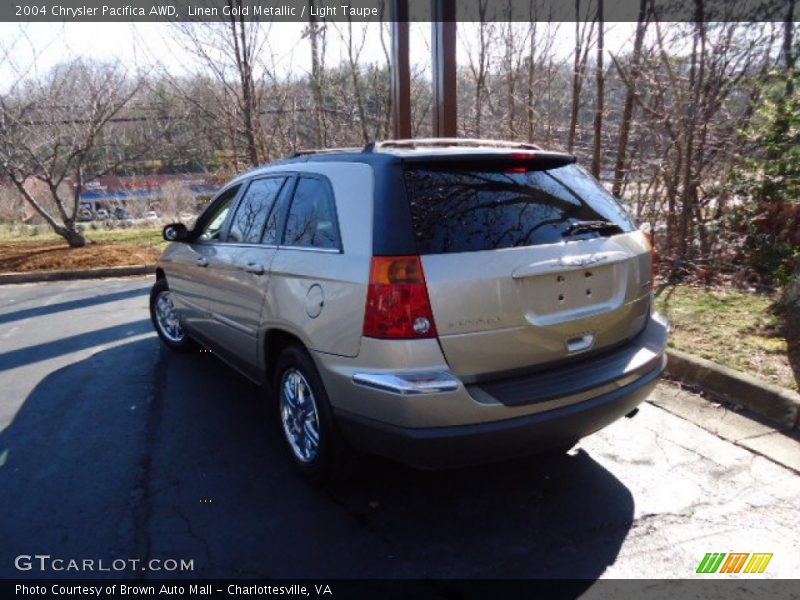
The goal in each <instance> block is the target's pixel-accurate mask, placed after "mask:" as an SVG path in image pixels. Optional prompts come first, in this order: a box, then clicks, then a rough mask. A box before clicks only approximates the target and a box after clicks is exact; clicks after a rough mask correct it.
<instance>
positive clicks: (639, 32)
mask: <svg viewBox="0 0 800 600" xmlns="http://www.w3.org/2000/svg"><path fill="white" fill-rule="evenodd" d="M649 1H650V0H639V16H638V18H637V21H636V34H635V37H634V42H633V52H632V54H631V59H630V72H628V73H626V72H625V70H624V69H623V67H622V66H621V65H620V63H619V61H618V60H617V58H616V57H615V56H614V55H611V59H612V61H613V62H614V66H615V67H616V68H617V70H618V71H619V74H620V76H621V77H622V79H623V80H624V81H625V83H626V84H627V86H626V87H627V89H626V92H625V106H624V108H623V109H622V122H621V123H620V128H619V137H618V138H617V157H616V162H615V164H614V183H613V186H612V190H611V191H612V193H613V194H614V195H615V196H619V195H620V194H621V193H622V182H623V178H624V177H625V157H626V153H627V152H628V136H629V135H630V131H631V121H632V119H633V110H634V96H635V93H636V85H637V81H638V79H639V66H640V64H641V60H642V46H643V45H644V36H645V33H646V32H647V25H648V18H647V4H648V2H649Z"/></svg>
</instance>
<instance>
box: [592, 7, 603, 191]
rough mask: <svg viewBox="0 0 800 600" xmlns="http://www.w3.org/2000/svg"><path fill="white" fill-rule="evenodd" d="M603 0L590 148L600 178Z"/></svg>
mask: <svg viewBox="0 0 800 600" xmlns="http://www.w3.org/2000/svg"><path fill="white" fill-rule="evenodd" d="M603 22H604V21H603V0H597V66H596V68H597V73H596V81H597V101H596V104H595V109H594V148H593V150H592V175H594V176H595V177H596V178H597V179H599V178H600V153H601V151H602V143H603V101H604V94H605V90H604V88H605V73H604V72H603Z"/></svg>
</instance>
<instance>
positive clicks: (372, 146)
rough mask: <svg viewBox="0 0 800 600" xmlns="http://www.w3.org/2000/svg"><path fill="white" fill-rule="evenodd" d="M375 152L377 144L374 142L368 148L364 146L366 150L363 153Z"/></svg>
mask: <svg viewBox="0 0 800 600" xmlns="http://www.w3.org/2000/svg"><path fill="white" fill-rule="evenodd" d="M373 150H375V142H374V141H372V142H370V143H368V144H367V145H366V146H364V150H363V151H362V152H372V151H373Z"/></svg>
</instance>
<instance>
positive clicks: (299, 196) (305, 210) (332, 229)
mask: <svg viewBox="0 0 800 600" xmlns="http://www.w3.org/2000/svg"><path fill="white" fill-rule="evenodd" d="M283 243H284V245H286V246H296V247H300V248H326V249H339V248H340V247H341V244H340V240H339V226H338V223H337V221H336V207H335V205H334V202H333V196H332V194H331V191H330V188H329V186H328V184H327V183H326V182H325V181H323V180H322V179H316V178H314V179H312V178H309V177H300V179H299V180H298V181H297V187H296V188H295V192H294V199H293V200H292V205H291V207H290V208H289V214H288V216H287V218H286V231H285V233H284V234H283Z"/></svg>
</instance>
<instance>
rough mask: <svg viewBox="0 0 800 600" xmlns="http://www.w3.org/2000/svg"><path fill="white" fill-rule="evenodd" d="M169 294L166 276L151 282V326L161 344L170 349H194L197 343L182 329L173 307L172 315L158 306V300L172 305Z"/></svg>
mask: <svg viewBox="0 0 800 600" xmlns="http://www.w3.org/2000/svg"><path fill="white" fill-rule="evenodd" d="M170 295H171V292H170V291H169V286H168V285H167V280H166V278H162V279H159V280H157V281H156V282H155V283H154V284H153V288H152V289H151V290H150V320H151V321H152V322H153V327H154V328H155V330H156V333H157V334H158V337H159V338H160V339H161V341H162V342H163V344H164V345H165V346H166V347H167V348H169V349H170V350H176V351H178V352H189V351H191V350H196V349H197V344H196V343H195V342H194V340H193V339H192V338H190V337H189V336H188V335H187V334H186V332H185V331H184V330H183V326H182V325H181V323H180V321H179V320H178V315H177V313H176V312H175V309H174V307H172V312H173V315H169V314H165V312H164V310H165V309H164V307H159V301H161V302H165V303H168V304H169V306H172V300H171V298H170ZM170 317H172V319H174V320H172V319H170Z"/></svg>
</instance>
